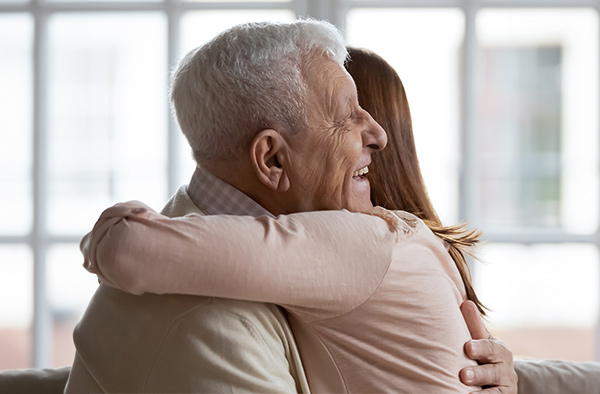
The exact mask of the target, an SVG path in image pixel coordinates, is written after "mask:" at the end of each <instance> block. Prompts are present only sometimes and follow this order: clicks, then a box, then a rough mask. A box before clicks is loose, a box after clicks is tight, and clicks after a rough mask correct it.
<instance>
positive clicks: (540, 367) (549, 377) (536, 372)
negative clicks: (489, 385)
mask: <svg viewBox="0 0 600 394" xmlns="http://www.w3.org/2000/svg"><path fill="white" fill-rule="evenodd" d="M515 370H516V371H517V375H519V394H600V363H597V362H587V363H575V362H568V361H558V360H556V361H553V360H539V361H524V360H523V361H515Z"/></svg>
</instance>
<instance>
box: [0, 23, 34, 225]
mask: <svg viewBox="0 0 600 394" xmlns="http://www.w3.org/2000/svg"><path fill="white" fill-rule="evenodd" d="M32 43H33V23H32V19H31V17H30V16H29V15H24V14H5V15H0V53H1V54H2V55H1V56H0V70H2V72H0V86H2V88H1V89H0V141H1V142H0V190H2V192H1V193H0V206H2V207H5V208H4V209H2V211H1V212H0V235H1V234H11V235H16V234H25V233H27V232H29V231H30V230H31V222H32V204H31V171H32V154H31V152H32V150H33V148H32V142H31V134H32V133H31V130H32V122H31V120H32V58H31V55H32ZM9 207H10V208H9Z"/></svg>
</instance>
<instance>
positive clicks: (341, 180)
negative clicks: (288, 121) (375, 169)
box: [289, 57, 387, 212]
mask: <svg viewBox="0 0 600 394" xmlns="http://www.w3.org/2000/svg"><path fill="white" fill-rule="evenodd" d="M304 71H305V76H306V80H307V83H308V87H309V90H310V92H309V94H308V97H309V103H308V130H306V131H304V132H300V133H298V134H296V135H294V136H293V137H291V138H290V147H291V150H292V152H291V163H293V166H292V168H291V169H290V174H289V175H290V180H291V188H290V193H291V195H292V196H293V197H292V198H293V199H294V202H295V204H296V206H297V210H298V211H313V210H323V209H348V210H350V211H355V212H361V211H365V210H367V209H369V208H371V207H372V204H371V199H370V194H371V188H370V185H369V180H368V179H367V177H366V176H365V173H366V171H367V168H368V167H367V166H368V165H369V164H370V163H371V153H373V152H375V151H380V150H382V149H383V148H384V147H385V145H386V144H387V136H386V134H385V131H384V130H383V129H382V128H381V127H380V126H379V125H378V124H377V122H375V120H373V118H372V117H371V115H369V113H367V112H366V111H365V110H363V109H362V108H361V107H360V106H359V105H358V97H357V94H356V86H355V84H354V81H353V80H352V77H351V76H350V75H349V74H348V73H347V72H346V70H344V68H342V67H341V66H340V65H339V64H337V63H336V62H334V61H331V60H329V59H327V58H325V57H322V58H319V59H317V60H315V61H313V62H311V64H310V65H309V66H307V68H306V69H305V70H304Z"/></svg>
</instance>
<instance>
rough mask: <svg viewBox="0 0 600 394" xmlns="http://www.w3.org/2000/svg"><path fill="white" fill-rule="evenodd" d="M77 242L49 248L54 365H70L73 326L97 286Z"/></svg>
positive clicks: (48, 281) (72, 348)
mask: <svg viewBox="0 0 600 394" xmlns="http://www.w3.org/2000/svg"><path fill="white" fill-rule="evenodd" d="M82 263H83V257H82V255H81V252H80V251H79V245H77V244H59V245H54V246H52V247H51V248H50V249H49V250H48V270H47V272H48V276H47V278H46V279H47V286H48V297H49V305H50V308H51V311H52V319H53V323H54V324H53V327H54V352H53V355H54V360H53V365H54V367H61V366H65V365H70V364H71V363H72V362H73V357H74V356H75V347H74V345H73V339H72V338H73V329H74V328H75V325H76V324H77V322H78V321H79V320H80V319H81V317H82V316H83V312H84V311H85V309H86V307H87V305H88V302H89V300H90V299H91V298H92V295H93V294H94V292H95V291H96V288H97V287H98V279H97V278H96V275H92V274H91V273H89V272H87V271H86V270H85V269H84V268H83V266H82Z"/></svg>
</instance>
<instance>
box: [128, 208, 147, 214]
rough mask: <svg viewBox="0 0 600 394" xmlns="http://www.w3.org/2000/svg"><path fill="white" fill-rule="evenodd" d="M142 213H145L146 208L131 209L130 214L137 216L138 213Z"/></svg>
mask: <svg viewBox="0 0 600 394" xmlns="http://www.w3.org/2000/svg"><path fill="white" fill-rule="evenodd" d="M144 212H146V208H133V209H132V210H131V213H133V214H134V215H139V214H140V213H144Z"/></svg>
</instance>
